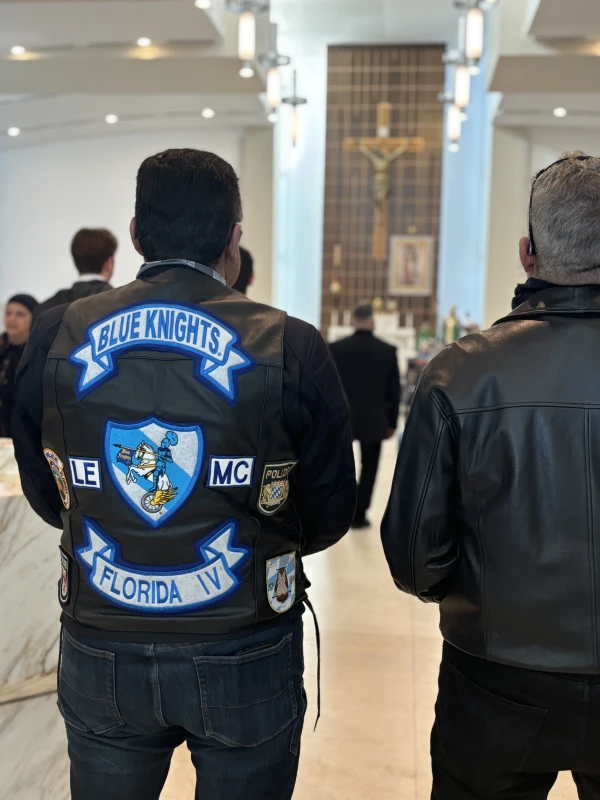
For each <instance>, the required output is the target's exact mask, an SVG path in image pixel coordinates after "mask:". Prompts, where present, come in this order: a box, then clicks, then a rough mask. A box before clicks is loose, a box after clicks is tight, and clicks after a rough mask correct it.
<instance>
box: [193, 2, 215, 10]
mask: <svg viewBox="0 0 600 800" xmlns="http://www.w3.org/2000/svg"><path fill="white" fill-rule="evenodd" d="M194 5H195V6H196V8H199V9H200V10H201V11H208V9H209V8H210V7H211V6H212V0H196V1H195V3H194Z"/></svg>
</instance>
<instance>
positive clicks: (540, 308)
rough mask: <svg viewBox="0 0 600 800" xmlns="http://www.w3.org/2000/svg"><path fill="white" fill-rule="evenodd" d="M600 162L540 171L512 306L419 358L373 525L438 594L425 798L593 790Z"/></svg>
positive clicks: (597, 698)
mask: <svg viewBox="0 0 600 800" xmlns="http://www.w3.org/2000/svg"><path fill="white" fill-rule="evenodd" d="M599 198H600V159H597V158H589V157H587V156H584V155H583V154H580V153H575V154H570V155H566V156H565V157H564V158H563V159H561V160H560V161H558V162H556V163H555V164H552V165H551V166H550V167H548V168H547V169H546V170H543V171H542V172H541V173H538V176H536V180H535V181H534V184H533V187H532V200H531V209H530V231H529V237H528V238H525V239H523V240H521V243H520V255H521V261H522V264H523V267H524V269H525V271H526V273H527V275H528V278H529V280H528V281H527V283H526V284H525V285H524V286H521V287H519V288H518V290H517V295H516V298H515V302H514V306H513V309H514V310H513V312H512V313H511V314H508V315H507V316H506V317H505V318H503V319H502V320H500V321H499V322H497V323H496V325H494V326H493V327H492V328H491V329H490V330H489V331H485V332H483V333H477V334H474V335H471V336H467V337H466V338H464V339H462V340H460V341H458V342H457V343H455V344H454V345H452V346H451V347H449V348H448V349H446V350H445V351H444V352H443V353H441V354H440V355H439V356H438V357H437V358H435V359H434V360H433V361H432V362H431V364H430V365H429V366H428V367H427V369H426V370H425V372H424V374H423V377H422V380H421V383H420V385H419V388H418V390H417V393H416V398H415V401H414V404H413V408H412V412H411V414H410V417H409V420H408V423H407V427H406V431H405V434H404V438H403V442H402V447H401V451H400V454H399V457H398V464H397V468H396V474H395V477H394V484H393V488H392V494H391V498H390V502H389V506H388V509H387V512H386V515H385V518H384V521H383V524H382V537H383V544H384V549H385V552H386V556H387V559H388V562H389V565H390V569H391V572H392V575H393V577H394V580H395V582H396V585H397V586H398V588H399V589H401V590H402V591H405V592H408V593H410V594H414V595H416V596H417V597H419V598H420V599H421V600H423V601H426V602H437V603H439V604H440V612H441V630H442V634H443V636H444V639H445V644H444V654H443V659H442V666H441V673H440V694H439V699H438V703H437V706H436V723H435V727H434V731H433V737H432V757H433V775H434V789H433V798H434V799H435V800H475V798H476V799H477V800H486V798H504V797H506V798H519V799H521V798H535V799H536V800H537V799H538V798H545V797H547V796H548V793H549V791H550V789H551V788H552V786H553V784H554V782H555V780H556V777H557V773H558V772H559V771H561V770H571V771H572V772H573V774H574V778H575V781H576V783H577V785H578V788H579V792H580V797H582V798H584V797H585V798H586V799H587V798H598V797H600V646H599V635H598V626H599V623H600V619H599V616H600V615H599V606H600V600H599V598H600V492H599V489H598V485H599V483H598V481H599V479H600V378H599V376H600V202H599Z"/></svg>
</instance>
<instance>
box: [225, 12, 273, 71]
mask: <svg viewBox="0 0 600 800" xmlns="http://www.w3.org/2000/svg"><path fill="white" fill-rule="evenodd" d="M268 7H269V0H227V8H228V10H229V11H232V12H233V13H234V14H239V15H240V19H239V24H238V56H239V57H240V60H241V61H253V60H254V58H255V57H256V15H257V14H260V13H262V12H263V11H266V10H267V9H268Z"/></svg>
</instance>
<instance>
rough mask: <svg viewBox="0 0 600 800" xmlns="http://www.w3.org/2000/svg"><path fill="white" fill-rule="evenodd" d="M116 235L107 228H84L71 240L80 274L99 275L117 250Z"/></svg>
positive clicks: (72, 250)
mask: <svg viewBox="0 0 600 800" xmlns="http://www.w3.org/2000/svg"><path fill="white" fill-rule="evenodd" d="M118 246H119V242H118V241H117V238H116V236H114V235H113V234H112V233H111V232H110V231H107V230H106V229H105V228H82V229H81V230H80V231H77V233H76V234H75V236H74V237H73V241H72V242H71V255H72V256H73V261H74V262H75V266H76V267H77V271H78V272H79V274H80V275H99V274H100V273H101V272H102V267H103V266H104V265H105V264H106V262H107V261H108V259H109V258H112V256H114V254H115V253H116V252H117V247H118Z"/></svg>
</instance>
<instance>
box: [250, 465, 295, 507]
mask: <svg viewBox="0 0 600 800" xmlns="http://www.w3.org/2000/svg"><path fill="white" fill-rule="evenodd" d="M297 463H298V462H297V461H281V462H279V463H277V464H266V466H265V469H264V472H263V479H262V484H261V487H260V494H259V497H258V509H259V511H262V513H263V514H267V515H271V514H275V513H276V512H277V511H279V509H280V508H281V507H282V506H283V505H284V503H285V502H286V500H287V499H288V497H289V494H290V474H291V473H292V471H293V469H294V467H295V466H296V464H297Z"/></svg>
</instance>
